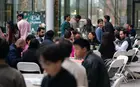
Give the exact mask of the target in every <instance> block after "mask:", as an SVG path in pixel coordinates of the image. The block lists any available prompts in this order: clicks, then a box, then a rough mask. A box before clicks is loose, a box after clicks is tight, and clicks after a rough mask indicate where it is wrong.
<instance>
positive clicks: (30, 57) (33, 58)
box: [22, 48, 39, 64]
mask: <svg viewBox="0 0 140 87" xmlns="http://www.w3.org/2000/svg"><path fill="white" fill-rule="evenodd" d="M36 50H37V49H33V48H31V49H28V50H27V51H25V52H24V53H23V56H22V60H23V62H35V63H37V64H39V62H38V58H37V55H36Z"/></svg>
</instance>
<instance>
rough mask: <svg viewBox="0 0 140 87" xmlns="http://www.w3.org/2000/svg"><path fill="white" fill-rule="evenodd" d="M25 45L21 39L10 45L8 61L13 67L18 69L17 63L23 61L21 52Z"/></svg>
mask: <svg viewBox="0 0 140 87" xmlns="http://www.w3.org/2000/svg"><path fill="white" fill-rule="evenodd" d="M25 44H26V42H25V41H24V40H23V39H19V40H17V42H16V43H15V44H11V45H10V49H9V53H8V56H7V59H6V61H7V63H8V64H9V65H10V66H11V67H13V68H16V66H17V63H18V62H20V61H21V52H22V51H23V48H24V47H25Z"/></svg>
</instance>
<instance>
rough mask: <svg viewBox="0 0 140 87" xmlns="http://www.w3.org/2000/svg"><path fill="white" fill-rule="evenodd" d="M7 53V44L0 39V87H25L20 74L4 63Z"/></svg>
mask: <svg viewBox="0 0 140 87" xmlns="http://www.w3.org/2000/svg"><path fill="white" fill-rule="evenodd" d="M8 51H9V44H8V42H7V41H6V40H5V39H2V38H0V87H26V84H25V81H24V78H23V76H22V74H21V73H20V72H19V71H17V70H15V69H13V68H11V67H10V66H9V65H8V64H7V63H6V62H5V58H6V56H7V55H8Z"/></svg>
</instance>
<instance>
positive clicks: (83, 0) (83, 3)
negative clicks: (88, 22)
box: [79, 0, 88, 19]
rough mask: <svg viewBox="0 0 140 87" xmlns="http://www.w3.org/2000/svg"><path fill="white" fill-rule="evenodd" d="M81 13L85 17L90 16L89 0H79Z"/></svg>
mask: <svg viewBox="0 0 140 87" xmlns="http://www.w3.org/2000/svg"><path fill="white" fill-rule="evenodd" d="M79 1H80V2H79V14H80V15H81V17H82V18H83V19H85V18H87V16H88V0H79Z"/></svg>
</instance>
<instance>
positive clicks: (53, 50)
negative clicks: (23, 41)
mask: <svg viewBox="0 0 140 87" xmlns="http://www.w3.org/2000/svg"><path fill="white" fill-rule="evenodd" d="M64 52H65V51H64V50H63V51H62V50H61V47H60V46H59V45H58V44H51V45H48V46H45V47H43V52H41V55H40V63H41V65H42V67H43V68H44V70H45V71H46V73H47V74H48V75H47V76H45V77H44V78H43V80H42V83H41V87H77V84H76V80H75V78H74V76H73V75H71V74H70V73H69V72H68V71H67V70H66V69H64V68H62V63H63V61H64V59H65V57H66V56H65V55H64Z"/></svg>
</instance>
